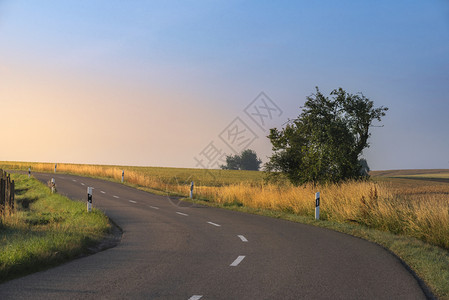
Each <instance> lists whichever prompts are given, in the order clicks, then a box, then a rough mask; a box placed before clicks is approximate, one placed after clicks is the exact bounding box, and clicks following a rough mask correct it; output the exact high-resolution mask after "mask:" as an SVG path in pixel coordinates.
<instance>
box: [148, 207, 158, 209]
mask: <svg viewBox="0 0 449 300" xmlns="http://www.w3.org/2000/svg"><path fill="white" fill-rule="evenodd" d="M150 207H151V208H153V209H159V207H156V206H150Z"/></svg>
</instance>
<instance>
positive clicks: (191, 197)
mask: <svg viewBox="0 0 449 300" xmlns="http://www.w3.org/2000/svg"><path fill="white" fill-rule="evenodd" d="M190 199H193V181H192V182H191V183H190Z"/></svg>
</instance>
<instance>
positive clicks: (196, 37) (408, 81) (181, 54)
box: [0, 0, 449, 170]
mask: <svg viewBox="0 0 449 300" xmlns="http://www.w3.org/2000/svg"><path fill="white" fill-rule="evenodd" d="M0 82H1V85H0V101H1V102H0V103H1V107H0V109H1V110H0V111H1V112H2V113H1V116H2V119H3V122H5V123H6V124H7V126H8V129H9V133H7V134H6V136H5V138H7V139H8V140H9V141H10V143H12V144H13V145H15V146H14V147H9V148H6V149H5V147H1V148H2V149H0V160H22V161H51V162H56V161H58V162H78V163H102V164H128V165H150V166H178V167H195V166H198V165H197V160H196V159H195V158H198V157H199V156H200V155H201V153H202V152H204V151H203V150H204V149H205V148H206V147H207V145H209V144H210V143H211V142H212V143H214V145H215V146H216V148H217V150H220V151H221V152H220V153H227V154H231V153H232V149H230V148H229V147H227V145H226V144H223V143H222V140H221V139H220V133H221V132H223V130H225V129H226V128H229V125H230V124H231V123H232V122H233V120H234V119H235V118H236V117H239V118H240V120H242V121H243V122H244V124H246V125H247V127H249V128H250V129H251V130H252V131H253V132H254V134H255V136H257V138H256V139H255V140H254V141H253V142H252V143H251V144H250V145H248V147H249V148H252V149H255V150H256V151H257V152H258V153H259V155H260V156H261V158H262V159H263V160H264V161H266V160H267V159H266V157H267V156H269V155H270V154H271V146H270V143H269V141H268V139H267V138H265V136H266V135H267V132H266V131H263V130H262V129H261V128H259V127H258V126H257V125H256V124H255V123H254V122H253V121H252V120H251V119H250V118H249V117H248V115H246V114H245V112H244V109H245V107H247V106H248V105H249V104H250V103H252V101H253V100H254V99H255V98H256V97H257V96H258V95H259V93H260V92H262V91H263V92H265V93H266V95H267V96H268V97H269V98H270V99H271V100H272V101H273V102H274V103H276V104H277V105H278V107H279V108H280V109H281V110H282V114H281V115H280V116H277V117H274V118H272V119H271V120H269V121H270V122H269V124H268V125H270V126H272V127H274V126H275V127H281V126H282V125H283V124H284V123H285V122H286V121H287V120H288V119H289V118H295V117H296V116H298V115H299V113H300V107H301V106H302V105H303V104H304V101H305V98H306V96H308V95H310V94H311V93H312V92H314V90H315V86H319V87H320V89H321V90H322V91H323V92H325V93H329V92H330V91H331V90H332V89H334V88H338V87H342V88H344V89H345V90H346V91H348V92H350V93H356V92H362V93H363V94H364V95H365V96H367V97H368V98H370V99H371V100H373V101H374V102H375V104H376V105H377V106H381V105H382V106H387V107H389V108H390V110H389V111H388V114H387V116H386V117H385V118H384V120H383V122H382V125H384V127H382V128H377V127H375V128H372V138H371V140H370V141H371V147H370V148H369V149H368V150H366V151H365V153H364V156H365V157H366V158H367V159H368V163H369V164H370V166H371V168H372V169H376V170H381V169H403V168H449V155H448V153H449V139H448V132H449V118H448V112H449V97H448V95H449V93H448V92H449V2H447V1H443V0H440V1H316V2H313V3H311V2H310V1H276V2H274V1H129V2H125V1H4V0H3V1H0ZM268 125H267V126H268ZM267 128H268V127H267ZM30 145H32V146H30ZM86 145H88V146H86Z"/></svg>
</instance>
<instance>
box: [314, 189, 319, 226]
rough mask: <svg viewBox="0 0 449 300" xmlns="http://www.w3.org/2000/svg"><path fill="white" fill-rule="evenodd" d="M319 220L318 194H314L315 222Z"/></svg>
mask: <svg viewBox="0 0 449 300" xmlns="http://www.w3.org/2000/svg"><path fill="white" fill-rule="evenodd" d="M319 219H320V192H318V193H315V220H319Z"/></svg>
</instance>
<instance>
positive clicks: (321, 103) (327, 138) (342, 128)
mask: <svg viewBox="0 0 449 300" xmlns="http://www.w3.org/2000/svg"><path fill="white" fill-rule="evenodd" d="M387 110H388V108H386V107H382V106H381V107H378V108H374V103H373V101H371V100H369V99H368V98H366V97H365V96H364V95H363V94H361V93H358V94H355V95H353V94H349V93H347V92H345V91H344V90H343V89H342V88H339V89H336V90H333V91H332V92H331V93H330V97H325V96H324V95H323V94H322V93H321V92H320V90H319V89H318V87H317V88H316V93H315V94H312V95H311V96H309V97H307V100H306V102H305V104H304V107H302V112H301V114H300V115H299V116H298V118H297V119H294V120H291V121H290V122H288V123H287V125H286V126H285V128H283V129H282V130H278V129H276V128H273V129H271V130H270V134H269V136H268V138H269V139H270V141H271V143H272V146H273V151H274V154H273V155H272V156H271V157H270V161H269V162H268V163H267V164H266V165H265V169H266V170H267V171H269V172H270V174H271V175H280V174H284V175H285V176H287V178H288V179H290V181H291V182H292V183H294V184H304V183H308V182H312V183H326V182H339V181H342V180H347V179H353V178H359V177H360V176H361V174H362V173H363V170H362V165H361V164H360V162H359V157H360V155H361V153H362V151H363V149H365V148H367V147H369V144H368V138H369V137H370V132H369V129H370V127H371V125H372V122H373V121H374V120H377V121H379V122H380V121H381V118H382V117H383V116H385V112H386V111H387Z"/></svg>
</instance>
